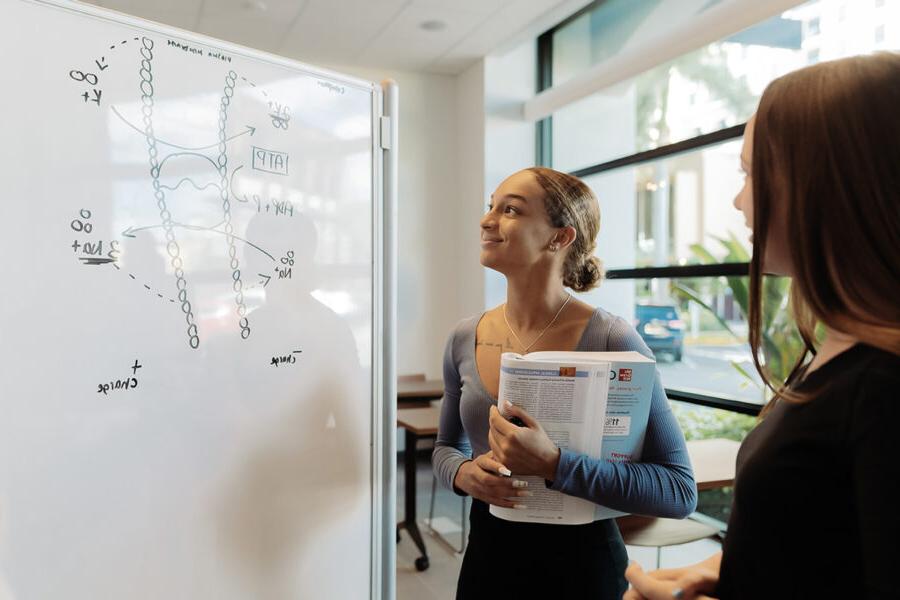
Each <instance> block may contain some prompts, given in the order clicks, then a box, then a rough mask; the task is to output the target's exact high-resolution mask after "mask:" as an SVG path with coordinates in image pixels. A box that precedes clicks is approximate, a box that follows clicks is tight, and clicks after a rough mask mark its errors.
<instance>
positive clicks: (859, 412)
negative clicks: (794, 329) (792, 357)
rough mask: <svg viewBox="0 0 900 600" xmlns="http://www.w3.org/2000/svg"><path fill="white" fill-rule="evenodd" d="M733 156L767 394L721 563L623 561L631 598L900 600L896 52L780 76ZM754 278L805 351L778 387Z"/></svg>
mask: <svg viewBox="0 0 900 600" xmlns="http://www.w3.org/2000/svg"><path fill="white" fill-rule="evenodd" d="M741 162H742V166H743V169H744V170H745V171H746V182H745V184H744V188H743V189H742V190H741V192H740V193H739V194H738V196H737V198H736V199H735V206H736V207H737V208H738V209H739V210H741V211H742V212H743V213H744V215H745V217H746V219H747V224H748V226H750V227H751V228H752V230H753V237H752V238H751V239H752V241H753V258H752V261H751V263H750V290H751V302H750V311H749V312H750V314H749V325H750V336H749V337H750V346H751V349H752V351H753V355H754V360H755V361H756V366H757V369H758V370H759V372H760V374H761V375H762V376H763V378H764V380H765V381H766V382H767V383H768V385H769V386H771V387H772V389H773V390H774V391H775V392H776V394H775V399H774V400H773V401H772V402H771V403H770V404H769V405H768V406H767V410H765V411H764V415H763V418H762V420H761V422H760V424H759V425H758V426H757V427H756V428H755V429H754V430H753V431H752V432H751V433H750V434H749V435H748V436H747V438H746V439H745V440H744V443H743V444H742V446H741V450H740V452H739V454H738V465H737V479H736V483H735V488H734V505H733V510H732V513H731V518H730V521H729V524H728V533H727V536H726V538H725V543H724V546H723V552H722V553H721V554H718V555H715V556H713V557H711V558H709V559H707V560H706V561H704V562H702V563H699V564H697V565H694V566H692V567H686V568H683V569H662V570H659V571H655V572H652V573H644V572H643V571H642V570H641V569H640V567H639V566H638V565H636V564H633V565H631V566H630V567H629V570H628V572H627V577H628V579H629V581H630V582H631V583H632V585H633V588H632V589H631V590H629V591H628V593H627V594H626V595H625V598H626V599H635V600H636V599H640V598H646V599H648V600H656V599H669V598H684V599H686V598H708V597H715V598H723V599H732V598H754V599H756V598H897V597H900V585H898V583H897V581H896V577H895V574H894V571H895V569H896V568H897V557H898V552H897V544H898V540H900V511H898V506H900V435H898V433H897V427H898V424H900V54H897V53H879V54H876V55H873V56H864V57H853V58H847V59H843V60H837V61H833V62H826V63H821V64H818V65H815V66H812V67H807V68H805V69H801V70H799V71H795V72H793V73H790V74H788V75H785V76H784V77H781V78H779V79H776V80H775V81H773V82H772V83H771V84H770V85H769V86H768V88H766V91H765V92H764V93H763V96H762V99H761V100H760V104H759V108H758V110H757V112H756V115H755V116H754V117H753V118H751V119H750V121H749V122H748V123H747V128H746V131H745V133H744V148H743V151H742V152H741ZM764 273H770V274H779V275H786V276H790V277H791V278H792V289H791V291H792V294H791V295H792V297H791V300H792V308H793V313H794V315H795V317H796V322H797V325H798V329H799V331H800V334H801V336H802V338H803V340H804V342H805V350H804V352H803V353H802V355H801V356H799V357H798V360H797V365H796V367H795V368H794V371H793V373H792V374H791V376H790V377H789V378H788V381H787V382H785V383H784V384H780V383H775V382H772V380H771V377H770V376H769V375H768V373H767V372H766V368H765V360H764V358H763V357H764V352H762V351H763V350H764V349H762V348H761V346H762V342H761V323H762V320H763V316H764V315H765V314H766V310H770V309H771V307H767V306H765V303H764V299H763V298H762V297H761V296H762V294H761V290H762V285H761V284H762V277H763V274H764ZM817 329H818V330H819V331H821V332H822V335H821V336H817V335H816V332H817ZM810 357H811V359H810Z"/></svg>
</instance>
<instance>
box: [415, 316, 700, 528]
mask: <svg viewBox="0 0 900 600" xmlns="http://www.w3.org/2000/svg"><path fill="white" fill-rule="evenodd" d="M479 319H480V317H471V318H468V319H464V320H462V321H460V322H459V324H457V326H456V328H455V329H454V330H453V333H451V334H450V338H449V339H448V340H447V347H446V349H445V350H444V399H443V405H442V407H441V421H440V427H439V429H438V436H437V441H436V442H435V449H434V454H433V455H432V459H431V461H432V465H433V467H434V472H435V473H436V474H437V477H438V479H439V480H440V481H441V482H442V483H443V484H444V485H445V486H446V487H448V488H452V487H453V485H452V483H453V480H454V478H455V477H456V472H457V470H458V469H459V467H460V465H462V463H464V462H465V461H467V460H469V459H470V458H472V457H473V456H479V455H481V454H484V453H485V452H488V451H490V446H489V445H488V429H489V427H488V415H489V411H490V407H491V406H496V404H497V401H496V399H495V398H493V397H492V396H491V395H490V393H489V392H488V391H487V390H486V389H485V387H484V384H483V383H482V382H481V378H480V377H479V376H478V371H477V368H476V365H475V329H476V327H477V325H478V321H479ZM576 350H581V351H593V352H606V351H610V352H615V351H627V350H634V351H637V352H640V353H641V354H643V355H645V356H648V357H652V356H653V354H652V353H651V352H650V349H649V348H647V345H646V344H645V343H644V340H642V339H641V337H640V335H638V333H637V331H635V329H634V327H632V326H631V325H630V324H629V323H628V322H627V321H625V320H624V319H622V318H621V317H616V316H613V315H611V314H610V313H608V312H606V311H605V310H603V309H601V308H598V309H596V310H595V311H594V314H593V315H592V316H591V319H590V321H588V324H587V327H586V328H585V330H584V333H583V334H582V336H581V339H580V340H579V342H578V346H577V347H576ZM552 487H553V489H555V490H559V491H561V492H563V493H566V494H571V495H573V496H578V497H580V498H585V499H587V500H590V501H592V502H596V503H597V504H602V505H603V506H608V507H609V508H613V509H616V510H620V511H623V512H629V513H635V514H642V515H654V516H661V517H673V518H682V517H685V516H687V515H689V514H691V513H692V512H693V511H694V508H695V507H696V503H697V488H696V486H695V484H694V476H693V473H692V471H691V463H690V459H689V458H688V453H687V449H686V448H685V445H684V435H683V434H682V433H681V429H680V428H679V426H678V423H677V422H676V421H675V417H674V415H673V414H672V411H671V409H670V408H669V402H668V399H667V398H666V393H665V391H664V389H663V386H662V383H661V381H660V378H659V372H658V371H657V373H656V382H655V384H654V386H653V398H652V400H651V405H650V418H649V422H648V424H647V433H646V437H645V439H644V451H643V454H642V458H641V462H633V463H628V462H625V463H623V462H609V461H606V460H603V459H596V458H590V457H588V456H585V455H582V454H576V453H574V452H570V451H568V450H562V452H561V455H560V459H559V467H558V468H557V471H556V479H555V480H554V481H553V485H552Z"/></svg>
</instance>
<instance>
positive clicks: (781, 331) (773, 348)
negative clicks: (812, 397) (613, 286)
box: [672, 234, 803, 386]
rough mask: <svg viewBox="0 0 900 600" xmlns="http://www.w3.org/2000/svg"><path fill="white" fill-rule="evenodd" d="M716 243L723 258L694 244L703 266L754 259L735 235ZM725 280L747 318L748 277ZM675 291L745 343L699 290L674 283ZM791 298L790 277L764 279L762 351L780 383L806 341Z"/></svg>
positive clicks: (747, 373)
mask: <svg viewBox="0 0 900 600" xmlns="http://www.w3.org/2000/svg"><path fill="white" fill-rule="evenodd" d="M716 241H718V242H719V243H720V244H721V245H722V248H723V250H724V252H725V255H724V257H722V258H717V257H716V256H715V255H714V254H713V253H712V252H711V251H709V250H708V249H706V248H705V247H703V246H702V245H701V244H693V245H692V246H691V252H692V253H693V254H694V256H695V257H696V258H697V260H698V261H699V262H700V263H702V264H712V263H719V262H748V261H749V260H750V254H749V253H748V252H747V250H746V249H745V248H744V246H743V245H742V244H741V243H740V242H739V241H738V239H737V238H736V237H735V235H734V234H729V237H728V239H723V238H716ZM724 279H725V283H726V285H727V286H728V288H729V289H730V290H731V294H732V297H733V298H734V300H735V302H736V303H737V305H738V307H739V308H740V310H741V313H742V314H743V316H744V318H745V319H746V318H747V314H748V307H749V298H750V293H749V281H748V279H747V278H746V277H725V278H724ZM672 289H673V291H674V292H675V293H676V294H677V295H679V296H680V297H682V298H685V299H687V300H688V301H690V302H695V303H697V304H698V305H699V306H701V307H702V308H703V309H704V310H706V311H708V312H709V313H710V314H712V315H713V316H714V317H715V319H716V320H717V321H718V322H719V324H720V325H721V326H722V327H723V328H724V329H725V330H726V331H728V332H729V333H730V334H731V335H732V336H733V337H734V338H735V339H736V340H738V341H743V340H742V338H741V336H739V335H737V334H736V333H735V332H734V330H733V329H732V327H731V326H730V325H729V324H728V323H727V322H726V321H725V320H724V319H722V318H721V317H720V316H719V315H718V313H717V312H716V311H715V310H713V309H712V307H710V306H709V304H707V303H706V302H705V301H704V300H703V298H702V294H701V293H700V291H699V290H697V289H696V288H693V287H690V286H688V285H686V284H685V283H683V282H678V281H675V282H673V283H672ZM789 295H790V279H789V278H786V277H771V276H766V277H765V278H763V287H762V301H763V307H764V310H763V318H762V345H763V347H762V351H763V357H764V365H765V367H766V369H767V370H768V371H769V373H770V375H771V377H772V378H774V379H775V381H776V382H779V381H784V380H785V379H787V376H788V375H789V374H790V371H791V369H792V368H793V366H794V362H795V361H796V359H797V357H798V356H799V355H800V353H801V352H802V350H803V341H802V339H801V338H800V334H799V332H798V331H797V327H796V325H795V324H794V320H793V318H792V317H791V314H790V311H789V310H788V306H787V305H788V298H789ZM731 365H732V367H734V368H735V369H736V370H737V371H738V372H740V373H741V374H742V375H743V376H744V377H746V378H747V380H749V381H750V382H752V383H753V384H754V385H757V386H758V385H759V383H758V382H757V380H756V379H755V378H754V377H753V376H752V375H751V374H750V373H749V372H747V370H746V369H745V368H744V367H743V366H742V365H740V364H738V363H737V362H734V361H732V363H731Z"/></svg>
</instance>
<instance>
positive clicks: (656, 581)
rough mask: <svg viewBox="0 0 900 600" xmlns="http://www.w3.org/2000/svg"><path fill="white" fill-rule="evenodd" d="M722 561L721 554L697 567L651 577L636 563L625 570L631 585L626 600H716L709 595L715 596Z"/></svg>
mask: <svg viewBox="0 0 900 600" xmlns="http://www.w3.org/2000/svg"><path fill="white" fill-rule="evenodd" d="M721 561H722V553H721V552H720V553H718V554H714V555H713V556H710V557H709V558H708V559H706V560H704V561H703V562H700V563H697V564H695V565H691V566H688V567H682V568H680V569H657V570H656V571H650V572H649V573H647V572H645V571H644V570H643V569H642V568H641V566H640V565H639V564H637V563H636V562H632V563H631V564H630V565H628V569H626V570H625V579H627V580H628V582H629V583H631V588H630V589H629V590H628V591H627V592H625V595H624V596H622V600H672V599H673V598H680V599H682V600H712V598H711V597H710V596H707V595H705V594H706V593H712V592H713V591H714V590H715V588H716V584H717V583H718V582H719V564H720V563H721Z"/></svg>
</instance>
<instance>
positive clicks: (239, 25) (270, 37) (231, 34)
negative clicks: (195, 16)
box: [197, 0, 304, 52]
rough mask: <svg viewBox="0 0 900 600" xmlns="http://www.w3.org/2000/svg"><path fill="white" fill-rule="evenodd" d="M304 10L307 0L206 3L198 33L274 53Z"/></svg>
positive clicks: (213, 0)
mask: <svg viewBox="0 0 900 600" xmlns="http://www.w3.org/2000/svg"><path fill="white" fill-rule="evenodd" d="M260 7H262V8H260ZM303 7H304V0H299V1H298V0H255V1H254V0H206V2H205V3H204V6H203V11H202V13H201V14H200V18H199V20H198V25H197V30H198V31H199V32H200V33H203V34H205V35H209V36H212V37H215V38H219V39H223V40H227V41H229V42H235V43H238V44H243V45H245V46H250V47H252V48H259V49H262V50H267V51H269V52H275V51H277V50H278V49H279V46H280V43H281V40H282V39H283V38H284V36H285V34H286V33H287V31H288V28H289V27H290V26H291V23H292V22H293V20H294V19H295V18H296V17H297V16H298V15H299V14H301V12H302V10H303Z"/></svg>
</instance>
